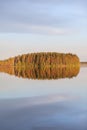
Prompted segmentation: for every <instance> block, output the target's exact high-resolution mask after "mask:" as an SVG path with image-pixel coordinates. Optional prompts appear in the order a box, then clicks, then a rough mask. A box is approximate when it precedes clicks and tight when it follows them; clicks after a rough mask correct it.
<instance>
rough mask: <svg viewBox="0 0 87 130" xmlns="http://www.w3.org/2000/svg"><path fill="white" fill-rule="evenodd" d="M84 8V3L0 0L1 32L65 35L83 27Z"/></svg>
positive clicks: (85, 18)
mask: <svg viewBox="0 0 87 130" xmlns="http://www.w3.org/2000/svg"><path fill="white" fill-rule="evenodd" d="M86 5H87V2H86V0H83V1H82V0H73V1H71V0H54V1H53V0H15V1H14V0H0V31H1V32H29V33H31V32H32V33H46V34H65V33H66V34H67V31H68V30H70V32H71V30H72V28H73V27H74V28H76V27H77V26H81V24H82V25H84V23H83V21H86V20H87V17H86V16H87V15H86V14H87V9H86ZM82 19H83V20H82ZM85 24H86V23H85ZM24 27H25V28H24ZM68 32H69V31H68Z"/></svg>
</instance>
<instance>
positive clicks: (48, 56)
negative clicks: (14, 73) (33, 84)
mask: <svg viewBox="0 0 87 130" xmlns="http://www.w3.org/2000/svg"><path fill="white" fill-rule="evenodd" d="M79 65H80V61H79V58H78V56H77V55H74V54H71V53H67V54H64V53H56V52H40V53H29V54H23V55H19V56H16V57H13V58H9V59H7V60H3V61H0V66H14V67H15V66H16V67H17V66H24V67H25V66H31V67H37V66H38V67H39V68H40V67H47V66H48V67H54V66H56V67H60V66H61V67H65V66H79Z"/></svg>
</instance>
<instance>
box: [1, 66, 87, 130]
mask: <svg viewBox="0 0 87 130" xmlns="http://www.w3.org/2000/svg"><path fill="white" fill-rule="evenodd" d="M0 130H87V68H86V67H83V68H81V69H80V72H79V74H78V75H77V76H76V77H73V78H64V79H62V78H61V79H55V80H53V79H52V80H47V79H45V80H42V79H41V80H37V79H35V80H33V79H28V78H23V77H20V78H19V77H17V76H14V75H12V76H11V75H9V74H6V73H0Z"/></svg>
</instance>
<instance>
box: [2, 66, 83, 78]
mask: <svg viewBox="0 0 87 130" xmlns="http://www.w3.org/2000/svg"><path fill="white" fill-rule="evenodd" d="M79 70H80V67H75V66H74V67H57V66H54V67H49V66H44V67H42V68H39V67H38V66H36V67H21V66H20V67H9V68H8V67H0V72H5V73H8V74H11V75H15V76H17V77H22V78H29V79H60V78H72V77H74V76H77V75H78V73H79Z"/></svg>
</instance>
